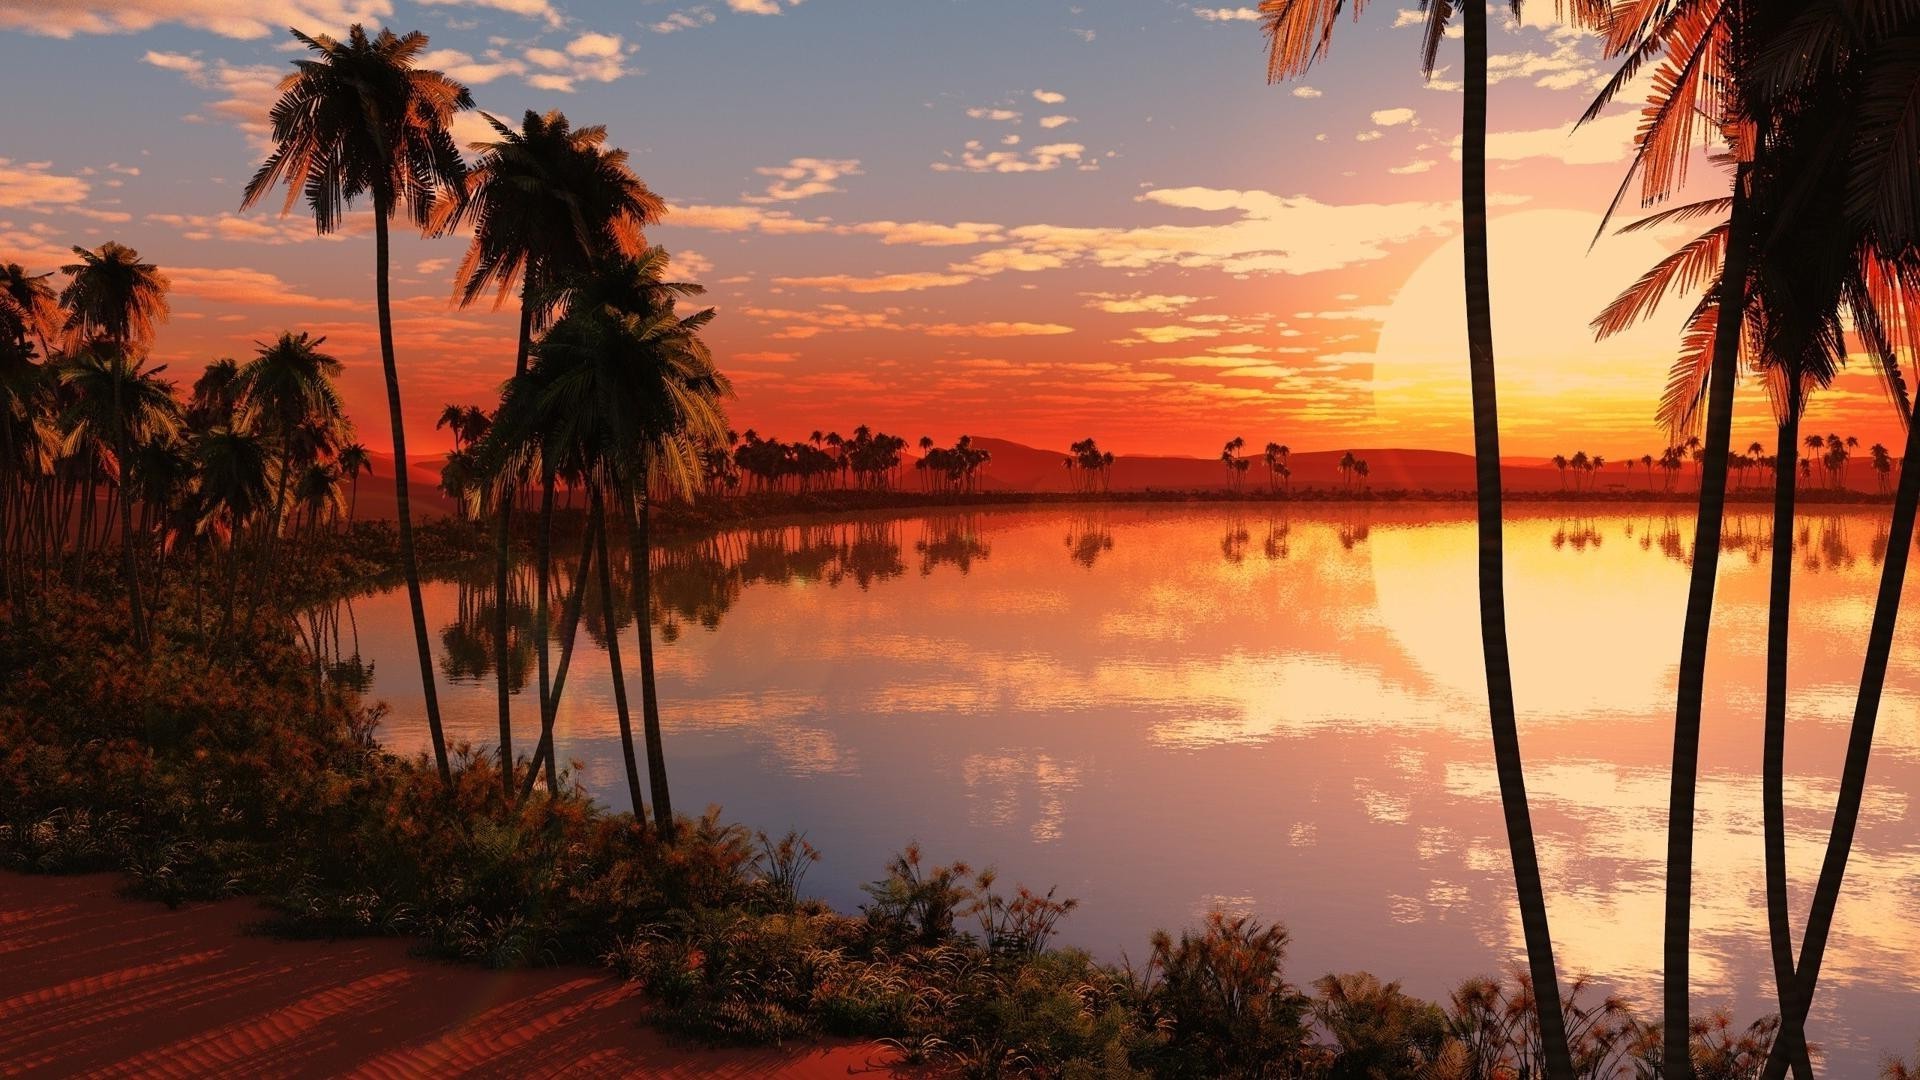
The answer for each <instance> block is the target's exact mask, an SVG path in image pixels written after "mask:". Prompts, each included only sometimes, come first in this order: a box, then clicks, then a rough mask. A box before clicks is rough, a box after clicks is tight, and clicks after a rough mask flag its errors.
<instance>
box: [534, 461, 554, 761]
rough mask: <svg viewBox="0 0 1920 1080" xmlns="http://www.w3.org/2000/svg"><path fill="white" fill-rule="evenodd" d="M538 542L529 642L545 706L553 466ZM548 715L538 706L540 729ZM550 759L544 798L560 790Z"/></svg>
mask: <svg viewBox="0 0 1920 1080" xmlns="http://www.w3.org/2000/svg"><path fill="white" fill-rule="evenodd" d="M539 528H540V538H539V540H538V541H536V543H535V545H534V546H535V552H534V568H533V580H534V595H533V640H534V643H535V644H536V645H537V646H538V647H539V648H538V650H537V653H536V656H537V658H538V660H537V662H538V665H539V680H540V683H539V685H540V700H541V701H542V702H548V701H550V700H551V695H550V694H549V692H548V689H549V684H548V681H547V680H548V675H549V668H548V666H547V663H548V659H549V656H550V650H551V646H552V642H551V641H549V640H548V635H547V623H548V618H547V589H548V582H549V581H550V579H551V577H552V574H553V466H551V465H543V466H542V467H541V470H540V526H539ZM549 711H551V709H550V708H549V707H548V706H545V705H543V706H542V714H543V716H542V720H541V725H542V727H545V726H546V720H545V716H544V714H545V713H546V712H549ZM553 759H554V755H552V754H549V755H548V756H547V794H549V795H552V794H556V793H558V792H559V790H560V777H559V774H558V772H557V771H556V769H555V768H554V762H553Z"/></svg>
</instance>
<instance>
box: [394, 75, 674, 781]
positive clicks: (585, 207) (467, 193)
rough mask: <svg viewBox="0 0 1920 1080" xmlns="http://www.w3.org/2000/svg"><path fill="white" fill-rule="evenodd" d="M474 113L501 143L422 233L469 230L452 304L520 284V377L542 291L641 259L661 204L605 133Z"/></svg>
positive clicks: (502, 674) (532, 115) (501, 636)
mask: <svg viewBox="0 0 1920 1080" xmlns="http://www.w3.org/2000/svg"><path fill="white" fill-rule="evenodd" d="M481 115H483V116H485V117H486V120H487V123H488V124H490V125H492V127H493V129H494V131H495V132H497V133H498V134H499V136H500V138H499V140H498V141H496V142H482V143H475V144H474V145H473V147H472V149H474V150H476V151H477V152H478V153H479V158H478V160H477V161H475V163H474V166H473V168H472V169H471V170H470V171H469V172H468V174H467V181H466V188H465V190H464V191H461V192H459V193H457V194H455V195H451V196H449V197H446V198H443V199H441V200H440V202H439V204H438V206H437V207H436V211H435V219H434V222H433V225H432V226H431V227H432V228H433V230H434V231H435V232H447V231H450V230H452V229H454V228H456V227H458V226H459V225H460V223H461V222H462V221H471V222H472V224H473V242H472V243H471V244H470V245H468V247H467V254H466V258H465V259H464V260H463V261H462V262H461V264H460V268H459V270H458V271H456V272H455V274H454V299H455V300H456V301H457V302H458V303H459V304H460V306H461V307H466V306H468V305H470V304H472V303H474V302H475V301H476V300H478V299H479V298H480V296H481V295H482V294H483V293H485V292H486V291H488V290H489V289H493V290H495V292H496V298H495V301H494V306H495V307H496V308H498V307H499V306H500V305H501V304H502V303H504V302H505V301H506V298H507V297H508V295H510V294H511V293H512V292H513V291H514V288H515V286H516V285H517V286H518V287H519V292H520V333H519V338H518V341H517V345H516V349H515V353H514V362H513V373H514V375H515V376H519V375H523V374H525V373H526V370H527V357H528V352H529V350H530V349H531V347H532V343H533V335H534V334H535V333H537V332H539V331H542V330H544V329H546V326H547V324H548V322H549V320H550V318H551V317H552V315H553V314H554V309H555V307H556V306H557V304H556V301H557V300H558V298H559V294H558V293H557V292H556V291H555V290H553V289H552V288H551V287H550V286H551V285H552V284H553V283H555V282H558V281H562V280H564V279H566V278H568V277H571V276H577V275H579V274H581V273H583V272H585V271H586V270H587V268H588V267H589V266H590V265H591V264H592V261H593V260H594V259H596V258H601V257H609V256H626V257H630V258H631V257H637V256H638V255H640V253H641V252H642V251H643V250H644V248H645V246H646V239H645V234H644V230H645V227H646V226H648V225H651V224H653V223H654V222H656V221H658V220H659V219H660V215H661V214H662V213H664V212H665V210H666V204H665V202H663V201H662V200H661V198H660V197H659V196H658V195H655V194H654V193H653V191H652V190H651V189H650V188H648V187H647V185H646V184H645V183H644V182H643V181H641V179H640V178H639V177H637V176H635V175H634V174H633V172H632V170H631V169H629V168H628V167H627V153H626V151H624V150H619V149H612V150H609V149H604V148H603V144H604V143H605V142H606V136H607V130H606V128H604V127H598V126H596V127H586V128H579V129H575V128H573V127H572V126H571V125H570V124H569V123H568V121H567V118H566V116H565V115H564V114H562V113H560V112H558V111H553V112H548V113H547V114H545V115H544V116H543V115H541V114H539V113H536V112H533V111H532V110H528V111H527V113H526V115H525V117H524V118H523V119H522V120H521V124H520V129H519V130H518V131H516V130H514V129H513V128H510V127H508V126H507V125H506V124H504V123H502V122H501V121H500V120H498V119H497V118H495V117H493V116H490V115H487V114H485V113H483V114H481ZM518 481H519V478H518V477H509V483H508V484H507V485H506V486H505V487H503V488H502V489H501V490H500V491H499V492H497V493H496V497H495V500H494V501H495V512H496V514H497V517H496V520H495V525H494V531H495V537H494V585H495V589H494V592H495V598H494V603H495V612H494V622H495V634H494V645H495V648H496V650H497V651H500V650H505V648H506V647H507V634H506V626H507V588H506V578H507V570H508V565H509V558H508V544H507V539H508V536H509V535H510V534H509V528H510V525H509V519H510V515H511V511H512V507H513V498H512V490H513V488H514V487H515V486H517V484H518ZM569 491H571V489H569ZM568 497H569V499H571V497H572V496H571V494H569V496H568ZM543 647H544V643H543ZM494 668H495V672H496V676H497V686H496V690H497V697H498V706H499V712H500V730H501V732H502V745H503V747H504V746H507V745H508V744H509V740H510V739H511V731H512V717H511V709H512V706H511V701H510V694H509V687H508V681H507V664H506V656H505V653H504V651H500V653H499V655H498V656H496V657H495V665H494ZM503 760H504V761H505V762H506V763H507V768H506V769H504V770H503V775H502V779H503V781H504V782H505V783H506V784H507V785H508V787H509V790H511V785H512V782H513V781H512V776H511V775H510V773H511V767H512V758H511V756H510V755H509V754H507V752H506V751H505V750H503Z"/></svg>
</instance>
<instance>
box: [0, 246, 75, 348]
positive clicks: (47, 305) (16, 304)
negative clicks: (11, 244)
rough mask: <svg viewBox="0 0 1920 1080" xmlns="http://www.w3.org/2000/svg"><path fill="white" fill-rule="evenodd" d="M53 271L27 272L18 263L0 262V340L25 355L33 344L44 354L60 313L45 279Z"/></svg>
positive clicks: (61, 317)
mask: <svg viewBox="0 0 1920 1080" xmlns="http://www.w3.org/2000/svg"><path fill="white" fill-rule="evenodd" d="M51 277H53V274H52V272H48V273H45V274H29V273H27V271H26V268H25V267H22V266H21V265H20V264H19V263H11V262H10V263H4V264H0V341H4V342H6V343H7V344H8V345H9V346H10V347H11V348H12V349H13V350H14V352H15V353H16V354H17V355H19V356H21V357H23V358H24V357H26V356H28V354H29V353H30V352H31V351H32V347H33V346H34V345H36V344H37V345H38V346H39V351H40V353H41V355H43V356H44V355H45V354H46V352H47V349H48V343H49V342H50V341H51V340H52V338H53V337H54V336H55V335H56V334H58V332H59V330H60V324H61V322H62V321H63V318H64V317H63V316H62V315H61V313H60V304H59V299H58V298H57V297H56V296H55V294H54V291H53V286H52V285H50V284H48V283H47V279H49V278H51Z"/></svg>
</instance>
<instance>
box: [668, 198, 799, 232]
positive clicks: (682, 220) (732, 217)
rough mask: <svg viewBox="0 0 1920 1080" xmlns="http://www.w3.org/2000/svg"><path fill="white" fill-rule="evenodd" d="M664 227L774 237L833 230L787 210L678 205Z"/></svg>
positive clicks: (756, 207)
mask: <svg viewBox="0 0 1920 1080" xmlns="http://www.w3.org/2000/svg"><path fill="white" fill-rule="evenodd" d="M665 224H668V225H676V226H682V227H685V228H689V229H710V230H712V231H714V232H761V233H769V234H772V235H775V236H792V235H797V234H800V233H820V232H827V231H828V230H830V229H832V228H833V226H832V224H830V223H828V222H824V221H809V220H807V219H805V218H797V217H794V216H793V215H792V214H790V213H788V212H787V211H785V210H768V209H766V208H765V207H761V206H700V205H695V206H676V207H674V208H672V209H671V210H669V211H668V212H667V216H666V218H665Z"/></svg>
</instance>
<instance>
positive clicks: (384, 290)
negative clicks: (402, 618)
mask: <svg viewBox="0 0 1920 1080" xmlns="http://www.w3.org/2000/svg"><path fill="white" fill-rule="evenodd" d="M390 210H391V208H390V207H388V206H375V207H374V211H373V250H374V273H373V277H374V281H373V288H374V300H375V304H376V307H377V308H378V309H379V319H380V366H381V369H382V370H383V372H384V374H385V375H386V379H387V415H388V417H389V418H390V419H391V420H392V421H393V503H394V516H395V517H397V518H399V519H400V566H401V569H402V570H403V571H404V572H405V573H406V575H407V603H408V606H409V607H411V608H412V609H413V645H414V649H415V651H417V652H418V653H419V654H420V693H421V697H422V699H424V701H425V703H426V707H427V730H428V732H429V733H430V734H431V735H432V736H433V760H434V764H435V765H437V766H438V767H439V769H440V779H441V781H442V782H444V783H447V784H452V783H453V770H452V768H451V767H450V766H448V764H447V736H446V733H445V732H444V731H442V730H441V727H440V695H439V688H438V687H436V686H435V685H434V681H433V647H432V646H431V645H430V644H428V641H427V608H426V604H425V602H424V601H422V600H421V598H420V562H419V560H418V559H417V558H416V557H415V556H414V553H413V505H412V503H411V502H410V501H409V500H408V498H407V426H406V420H405V418H404V417H403V416H402V414H401V412H400V368H399V365H398V364H397V363H396V362H395V360H394V358H393V304H392V301H391V297H390V296H389V295H388V287H387V266H388V262H389V244H388V241H387V215H388V213H389V212H390Z"/></svg>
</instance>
